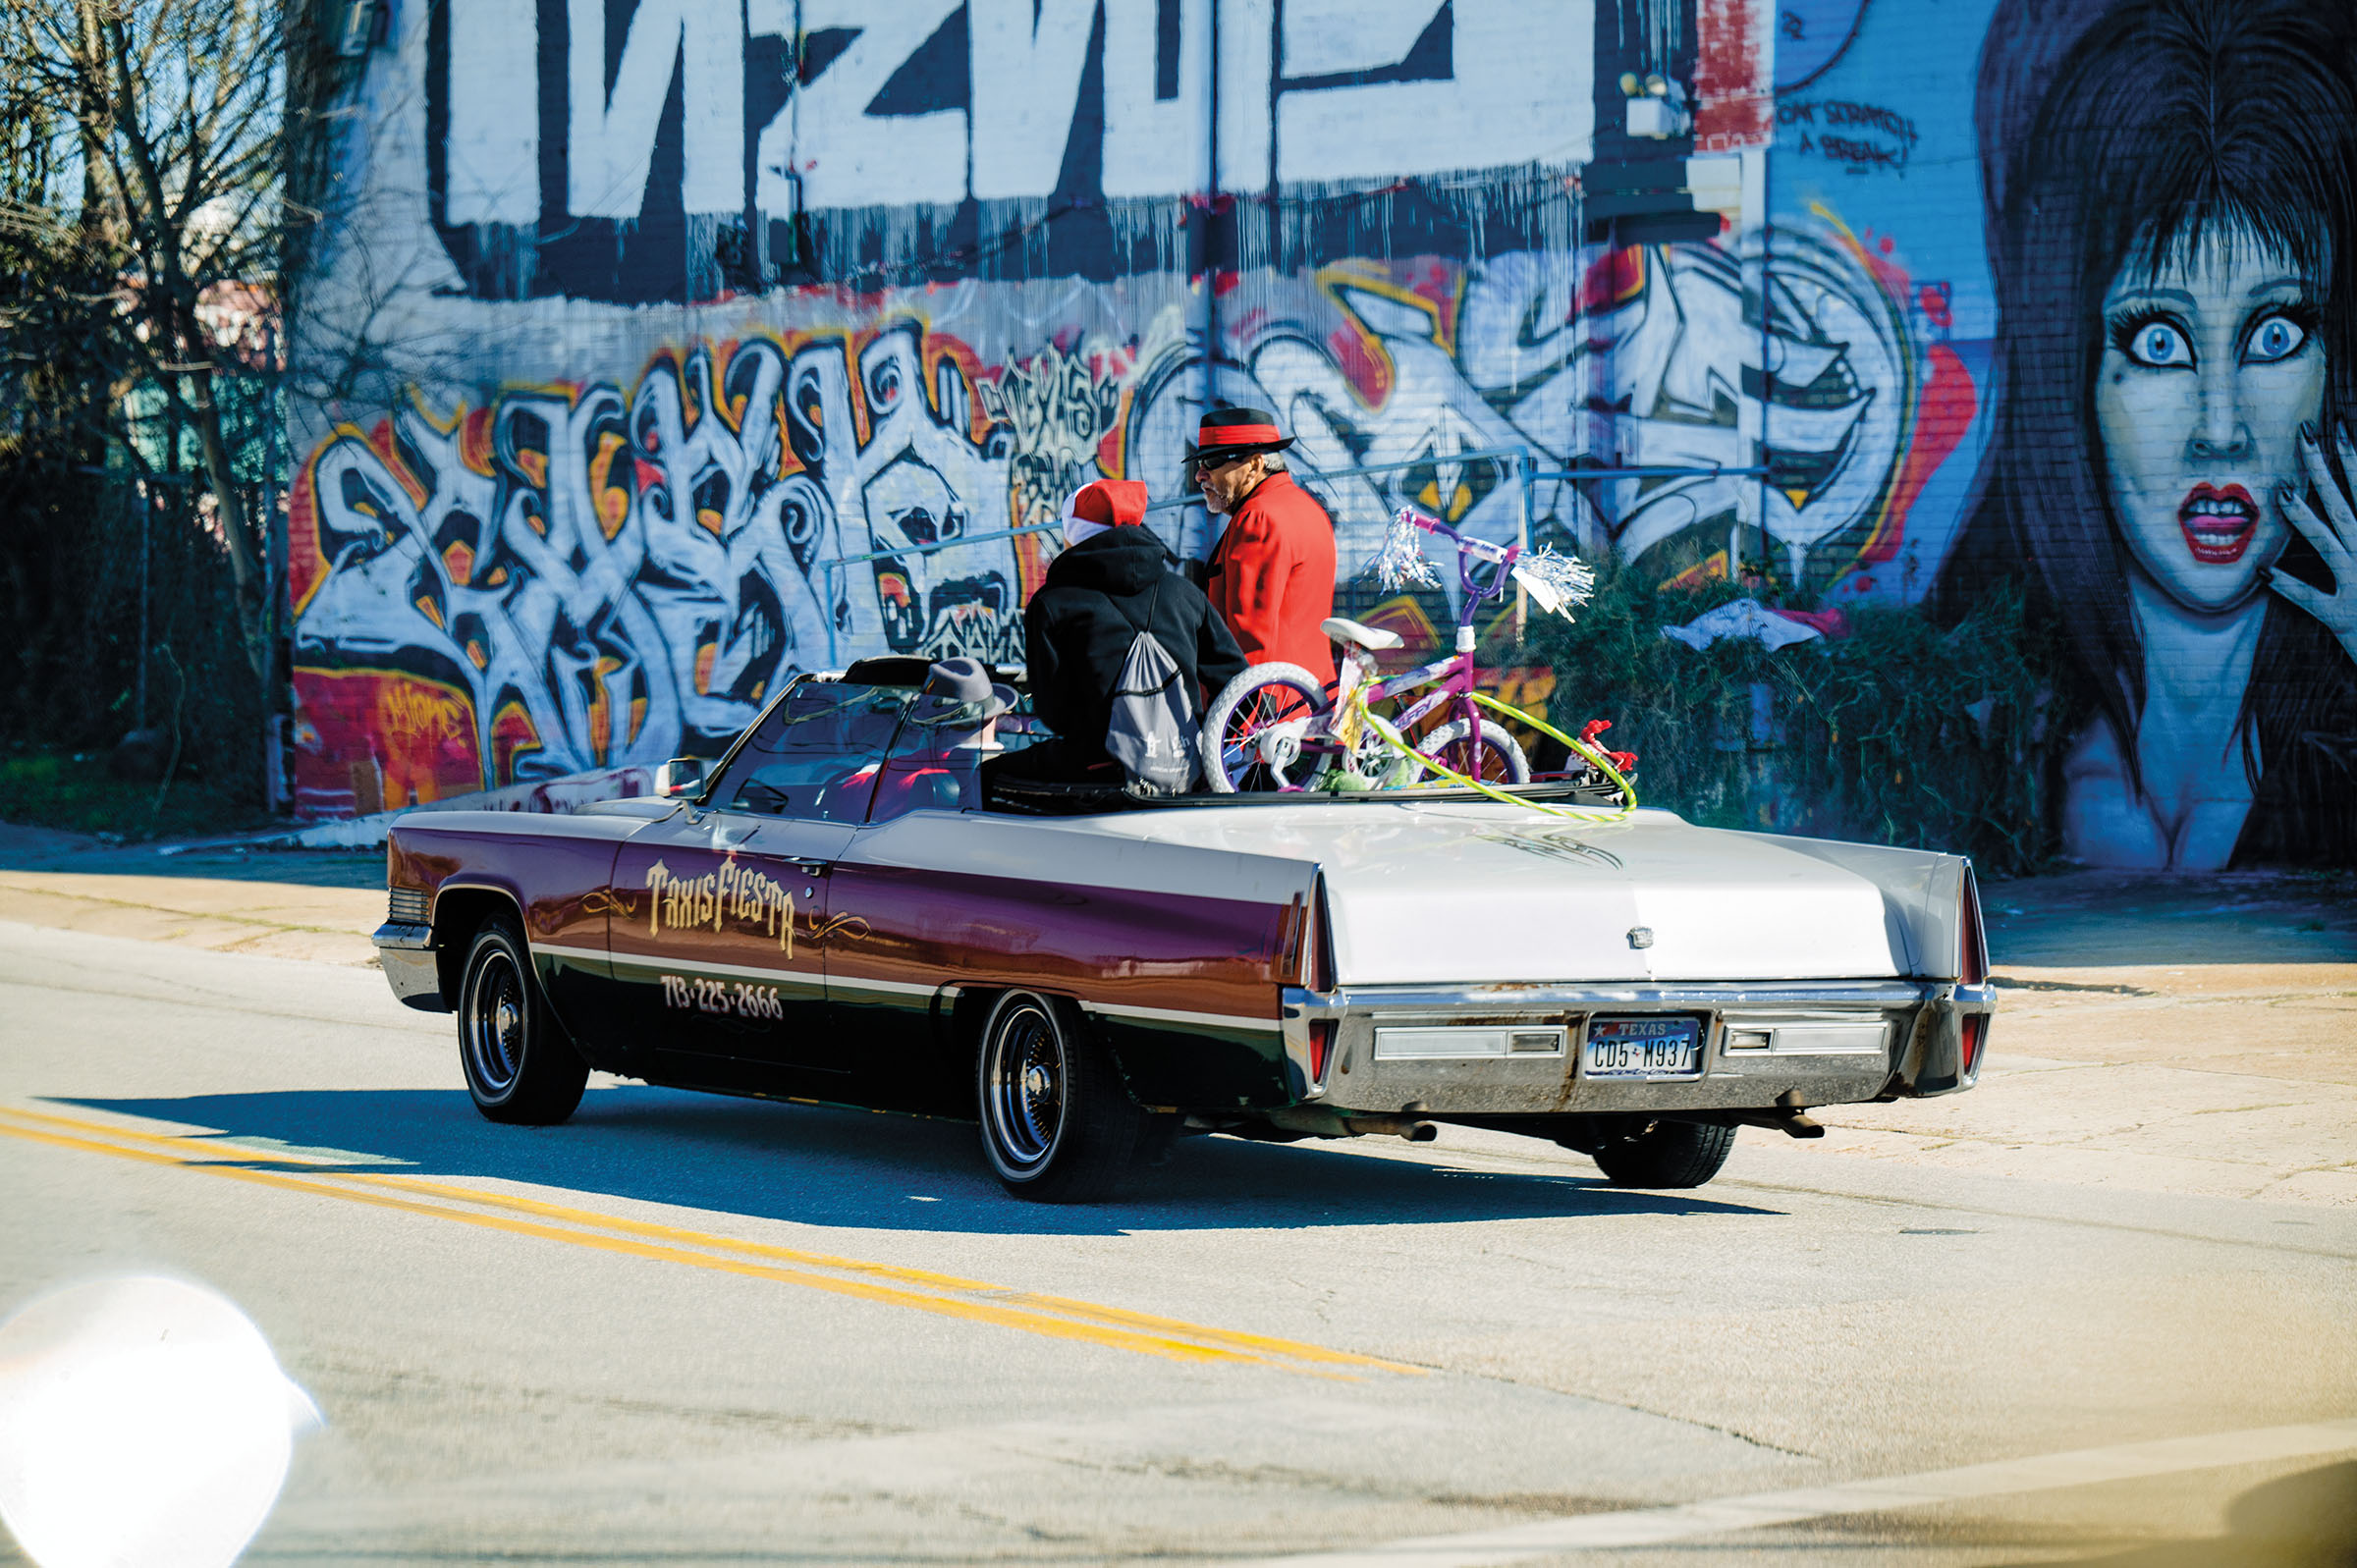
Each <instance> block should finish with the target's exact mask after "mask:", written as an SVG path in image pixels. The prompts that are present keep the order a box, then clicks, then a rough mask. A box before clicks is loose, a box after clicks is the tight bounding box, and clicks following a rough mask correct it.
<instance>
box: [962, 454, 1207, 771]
mask: <svg viewBox="0 0 2357 1568" xmlns="http://www.w3.org/2000/svg"><path fill="white" fill-rule="evenodd" d="M1145 520H1146V487H1145V486H1144V485H1143V484H1142V483H1139V482H1138V481H1136V480H1133V479H1129V480H1124V479H1100V480H1098V481H1097V482H1096V483H1094V484H1090V485H1084V486H1082V487H1081V489H1080V490H1079V491H1078V492H1077V493H1075V494H1074V495H1073V497H1072V498H1071V500H1070V501H1069V502H1067V503H1066V504H1065V512H1064V538H1065V548H1064V550H1063V553H1061V554H1060V555H1058V556H1057V557H1056V559H1055V560H1054V561H1053V562H1051V563H1050V564H1049V566H1048V578H1047V581H1046V582H1044V583H1042V584H1041V585H1040V589H1039V592H1037V593H1035V594H1033V595H1032V596H1031V603H1030V604H1029V605H1028V606H1027V607H1025V609H1024V611H1023V650H1024V663H1025V665H1026V666H1027V668H1028V675H1029V679H1030V686H1031V711H1032V712H1033V713H1034V714H1035V715H1037V716H1038V718H1039V719H1040V721H1041V722H1042V723H1044V724H1046V725H1047V727H1048V728H1049V729H1050V730H1054V731H1055V732H1056V738H1054V739H1052V740H1046V741H1042V742H1040V743H1039V744H1037V745H1034V746H1031V747H1029V748H1027V749H1025V750H1022V751H1015V752H1010V753H1008V754H1007V755H1006V756H1004V757H1000V758H994V759H993V760H992V762H991V763H990V765H989V769H990V772H991V773H993V774H994V775H998V776H1002V777H1008V778H1019V779H1032V780H1047V781H1052V782H1057V783H1069V784H1107V785H1111V786H1114V787H1119V786H1120V785H1122V784H1124V783H1125V782H1126V776H1125V774H1124V771H1123V768H1122V765H1121V764H1120V763H1119V762H1117V761H1115V760H1114V758H1113V757H1112V756H1111V755H1110V754H1108V753H1107V751H1106V750H1105V727H1106V725H1107V723H1108V721H1109V720H1110V718H1111V716H1112V712H1113V697H1114V690H1115V688H1116V687H1117V686H1118V685H1119V684H1120V683H1121V676H1122V666H1123V665H1124V663H1125V662H1126V661H1127V659H1128V657H1129V645H1130V643H1131V642H1133V641H1134V640H1135V639H1136V637H1137V634H1138V632H1140V631H1141V630H1150V631H1152V632H1153V633H1154V637H1155V640H1156V641H1158V642H1160V643H1161V644H1162V646H1163V648H1164V650H1165V651H1166V652H1168V653H1169V654H1170V656H1171V659H1172V662H1173V663H1175V664H1177V665H1178V670H1179V674H1180V676H1181V678H1182V680H1183V681H1184V683H1185V686H1186V689H1188V690H1190V691H1192V692H1194V693H1195V701H1196V703H1197V705H1198V707H1197V711H1198V712H1200V711H1201V709H1200V704H1201V703H1202V701H1203V697H1204V694H1205V693H1206V692H1217V691H1218V690H1219V689H1220V688H1221V687H1222V686H1225V685H1226V684H1227V683H1228V682H1229V681H1231V680H1233V679H1234V678H1235V677H1236V676H1239V675H1241V674H1243V672H1244V656H1243V653H1242V651H1241V650H1240V649H1238V648H1237V647H1236V644H1235V638H1234V636H1233V634H1232V633H1231V632H1230V631H1229V629H1228V624H1227V622H1224V621H1222V620H1221V619H1220V617H1219V614H1218V612H1216V611H1214V610H1213V609H1212V608H1211V601H1210V600H1208V599H1206V598H1204V597H1203V590H1202V589H1200V588H1198V587H1196V586H1195V585H1194V584H1193V583H1191V582H1188V581H1187V580H1186V578H1184V577H1183V576H1181V575H1179V574H1178V571H1177V570H1175V569H1173V566H1172V562H1171V557H1170V552H1169V551H1167V550H1165V549H1164V548H1163V544H1162V541H1161V540H1160V539H1157V538H1156V537H1154V535H1153V533H1152V532H1151V531H1150V530H1149V529H1147V528H1146V527H1145V526H1144V523H1145ZM1149 615H1150V616H1151V618H1152V623H1151V624H1150V625H1149V624H1148V617H1149Z"/></svg>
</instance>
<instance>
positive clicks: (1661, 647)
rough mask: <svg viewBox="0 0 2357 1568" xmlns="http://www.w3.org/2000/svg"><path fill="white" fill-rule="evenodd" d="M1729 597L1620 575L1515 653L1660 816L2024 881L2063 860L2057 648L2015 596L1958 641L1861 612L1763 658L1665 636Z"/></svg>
mask: <svg viewBox="0 0 2357 1568" xmlns="http://www.w3.org/2000/svg"><path fill="white" fill-rule="evenodd" d="M1734 597H1736V590H1735V589H1734V588H1733V587H1732V586H1731V585H1729V584H1714V585H1711V586H1710V587H1708V588H1705V589H1703V590H1700V591H1685V590H1676V591H1670V590H1664V589H1661V588H1659V587H1656V586H1652V585H1650V584H1646V583H1643V582H1639V581H1636V580H1634V579H1633V578H1632V577H1631V576H1630V575H1629V574H1627V573H1620V574H1617V575H1615V576H1612V577H1609V578H1608V579H1607V580H1606V581H1605V582H1603V583H1602V584H1600V585H1599V587H1598V589H1597V593H1596V597H1595V599H1594V601H1593V602H1592V603H1590V604H1589V605H1588V606H1587V607H1585V608H1584V609H1583V610H1582V611H1581V612H1580V615H1579V620H1578V621H1577V622H1576V623H1573V624H1570V625H1565V624H1564V623H1563V622H1562V621H1560V620H1557V619H1555V618H1553V617H1549V618H1545V619H1544V621H1542V620H1540V619H1538V618H1534V619H1533V620H1532V622H1531V627H1530V639H1529V642H1528V643H1527V645H1526V648H1525V650H1524V653H1523V654H1522V656H1521V657H1522V658H1524V659H1526V660H1528V661H1529V662H1534V663H1535V662H1542V661H1543V662H1545V663H1548V664H1551V665H1552V666H1553V667H1554V669H1555V672H1556V684H1555V692H1554V696H1553V698H1552V700H1551V702H1550V718H1551V719H1552V721H1553V722H1554V723H1555V724H1556V725H1557V726H1558V727H1559V728H1562V729H1565V730H1571V731H1573V732H1576V730H1577V728H1578V727H1579V726H1580V725H1582V724H1584V723H1585V722H1586V721H1588V720H1590V719H1610V720H1612V721H1613V730H1612V731H1611V732H1610V733H1609V734H1608V735H1606V736H1605V737H1604V738H1605V740H1606V742H1607V743H1609V744H1610V745H1612V746H1614V747H1615V748H1617V749H1619V750H1623V751H1633V752H1635V753H1637V755H1638V757H1639V759H1640V761H1639V769H1638V773H1637V776H1636V780H1635V782H1636V784H1637V788H1638V791H1639V793H1640V794H1641V795H1642V796H1643V797H1644V800H1645V802H1646V803H1647V804H1650V805H1660V806H1668V807H1670V808H1671V809H1672V810H1674V811H1677V812H1679V813H1681V814H1682V815H1684V816H1686V817H1688V818H1690V819H1692V820H1694V821H1696V822H1702V823H1707V824H1710V825H1712V826H1716V827H1727V828H1749V829H1756V830H1762V831H1769V832H1779V833H1799V834H1808V835H1812V836H1817V837H1826V838H1858V839H1868V840H1872V841H1875V842H1879V843H1890V844H1900V845H1906V846H1910V847H1914V848H1924V849H1946V850H1954V851H1958V852H1961V853H1965V854H1970V855H1972V856H1973V857H1974V858H1975V859H1976V860H1977V861H1978V862H1980V863H1981V865H1982V866H1984V867H1985V868H1986V869H1988V870H1990V871H1993V872H1996V871H2009V872H2013V871H2027V870H2032V869H2035V868H2037V867H2039V866H2042V865H2044V864H2046V863H2047V862H2048V861H2049V859H2050V858H2051V855H2052V852H2053V826H2054V825H2053V822H2052V812H2051V810H2050V803H2051V786H2050V784H2049V776H2050V774H2051V772H2052V770H2053V767H2054V763H2055V761H2056V758H2055V755H2054V750H2055V747H2056V743H2057V740H2058V737H2060V736H2063V735H2066V734H2068V733H2070V732H2071V728H2072V726H2071V723H2070V721H2071V714H2070V713H2069V712H2067V711H2065V709H2066V699H2065V698H2064V696H2063V695H2062V693H2064V692H2065V690H2066V687H2065V685H2064V682H2063V676H2062V668H2063V667H2062V665H2061V661H2060V659H2059V657H2058V654H2057V650H2056V645H2055V642H2054V639H2053V637H2052V635H2051V634H2050V633H2049V632H2048V631H2046V630H2045V629H2043V628H2039V627H2034V626H2032V625H2030V624H2028V622H2027V619H2026V618H2025V616H2024V614H2023V607H2022V601H2021V598H2020V596H2019V595H2018V594H2017V593H2015V592H2013V591H2010V590H2005V591H2001V592H1998V593H1994V594H1992V595H1990V596H1989V597H1988V598H1987V599H1985V600H1984V601H1983V602H1982V603H1981V604H1980V605H1979V606H1977V607H1976V608H1975V609H1974V610H1973V611H1972V613H1971V614H1970V615H1968V616H1967V617H1966V618H1965V619H1964V620H1963V621H1961V622H1958V623H1957V624H1955V625H1953V626H1942V625H1939V624H1938V623H1936V622H1933V621H1932V620H1930V619H1929V618H1928V617H1926V616H1924V615H1922V614H1919V613H1917V612H1914V611H1908V610H1871V609H1869V610H1853V611H1851V612H1850V613H1849V615H1850V622H1851V628H1852V629H1851V634H1850V635H1848V636H1845V637H1838V638H1826V639H1818V640H1811V641H1808V642H1803V643H1795V644H1792V645H1790V646H1788V647H1785V648H1782V649H1779V650H1776V651H1773V652H1772V651H1770V650H1769V649H1766V648H1764V647H1762V646H1761V645H1760V644H1759V643H1758V642H1756V641H1754V640H1752V639H1749V638H1740V639H1737V638H1727V639H1722V640H1721V641H1718V642H1715V643H1713V644H1712V645H1711V646H1709V647H1708V648H1704V649H1701V650H1696V649H1692V648H1688V647H1687V646H1685V644H1683V643H1681V642H1677V641H1674V640H1672V639H1671V638H1667V637H1665V636H1663V635H1662V628H1663V627H1664V626H1674V625H1682V624H1684V623H1685V622H1688V621H1691V620H1693V619H1694V618H1695V617H1696V616H1697V615H1700V614H1701V613H1702V612H1704V611H1705V610H1708V609H1710V608H1712V607H1713V606H1715V605H1718V604H1723V603H1725V602H1727V600H1729V599H1732V598H1734Z"/></svg>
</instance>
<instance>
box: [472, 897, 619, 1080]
mask: <svg viewBox="0 0 2357 1568" xmlns="http://www.w3.org/2000/svg"><path fill="white" fill-rule="evenodd" d="M458 1010H459V1065H460V1067H461V1068H462V1069H464V1070H465V1072H466V1092H467V1094H468V1095H470V1096H471V1097H473V1100H474V1108H475V1109H477V1110H479V1111H481V1112H482V1113H483V1115H484V1116H485V1117H487V1118H488V1119H490V1120H492V1121H505V1122H513V1123H518V1124H521V1125H523V1126H532V1127H546V1126H553V1125H555V1124H556V1123H557V1122H560V1121H563V1120H564V1119H565V1118H566V1117H568V1116H570V1115H572V1114H573V1112H574V1108H576V1107H577V1106H578V1105H580V1103H581V1090H582V1089H583V1087H585V1086H586V1085H587V1083H588V1081H589V1064H588V1063H587V1062H585V1061H583V1060H582V1059H581V1054H580V1053H579V1052H577V1051H576V1050H575V1049H574V1046H573V1042H572V1041H571V1040H568V1039H567V1038H566V1037H565V1031H564V1029H563V1027H562V1026H561V1025H559V1024H558V1022H557V1020H556V1017H555V1015H554V1014H552V1013H551V1012H550V1011H549V1006H548V998H547V997H546V996H545V995H544V994H543V993H542V992H541V990H540V982H539V981H538V979H536V978H535V977H534V976H533V974H532V959H531V953H530V950H529V949H528V948H526V947H525V946H524V944H523V934H522V933H521V931H519V930H518V929H517V927H516V923H515V922H514V921H513V920H511V919H509V918H508V917H506V916H504V915H501V916H497V917H494V918H493V919H491V920H488V921H486V922H484V924H483V928H482V929H481V930H480V931H478V932H476V933H475V935H474V945H473V946H471V947H469V948H468V949H467V951H466V974H465V976H464V978H463V979H461V980H460V982H459V1009H458Z"/></svg>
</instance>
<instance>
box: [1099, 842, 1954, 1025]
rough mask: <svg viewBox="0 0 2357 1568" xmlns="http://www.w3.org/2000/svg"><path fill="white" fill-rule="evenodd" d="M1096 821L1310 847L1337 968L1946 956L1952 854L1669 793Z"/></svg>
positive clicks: (1506, 977)
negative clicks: (1737, 826)
mask: <svg viewBox="0 0 2357 1568" xmlns="http://www.w3.org/2000/svg"><path fill="white" fill-rule="evenodd" d="M1087 820H1088V827H1089V829H1090V831H1091V832H1092V834H1098V835H1107V836H1119V837H1136V838H1150V839H1154V840H1157V841H1160V842H1163V843H1171V844H1186V845H1189V846H1192V847H1196V848H1200V849H1205V850H1226V851H1229V852H1236V853H1246V854H1252V855H1255V856H1266V855H1271V854H1281V855H1287V856H1295V857H1298V858H1300V859H1302V860H1305V861H1310V862H1314V863H1316V864H1317V865H1318V866H1319V867H1321V868H1322V869H1323V871H1324V873H1325V882H1326V897H1327V902H1328V907H1329V909H1330V910H1331V918H1332V922H1333V933H1334V951H1335V961H1336V964H1337V969H1338V973H1337V976H1336V979H1337V982H1338V983H1339V984H1342V985H1344V986H1351V985H1417V984H1456V985H1466V984H1471V985H1543V984H1553V983H1563V982H1609V981H1625V982H1631V983H1644V982H1671V981H1678V982H1682V981H1769V980H1806V979H1839V980H1867V979H1888V978H1893V977H1899V976H1909V975H1918V976H1919V975H1926V974H1937V973H1938V972H1939V965H1938V963H1937V962H1936V961H1935V960H1934V959H1933V955H1932V954H1931V953H1928V952H1923V951H1919V950H1918V949H1920V948H1922V947H1924V946H1926V944H1925V943H1924V942H1923V941H1922V940H1921V939H1920V938H1919V937H1918V936H1916V935H1915V934H1914V933H1915V932H1916V930H1917V928H1918V927H1919V926H1920V925H1921V924H1922V920H1921V916H1922V915H1923V914H1924V913H1925V909H1924V905H1923V900H1924V898H1925V896H1926V895H1927V894H1929V893H1930V892H1932V890H1933V887H1934V885H1935V884H1937V883H1939V882H1940V881H1942V880H1943V879H1941V878H1940V877H1939V876H1937V875H1935V872H1936V871H1937V869H1938V866H1939V864H1940V863H1941V862H1944V861H1946V862H1947V863H1948V864H1950V865H1960V862H1955V861H1953V860H1952V859H1951V857H1946V856H1940V855H1933V854H1928V853H1924V852H1921V851H1912V850H1898V851H1890V850H1884V851H1880V854H1881V855H1882V856H1884V857H1887V858H1886V861H1885V863H1884V864H1883V865H1880V866H1873V867H1869V868H1859V867H1854V866H1851V865H1848V864H1844V863H1843V857H1842V856H1841V854H1840V853H1839V852H1840V851H1841V850H1844V849H1847V848H1849V847H1851V846H1848V845H1834V844H1825V845H1816V844H1812V843H1809V841H1808V840H1795V839H1784V838H1772V837H1768V836H1765V835H1755V834H1742V833H1730V832H1727V831H1726V830H1723V829H1715V828H1698V827H1696V826H1694V825H1693V824H1691V823H1688V822H1686V821H1684V820H1683V819H1682V818H1679V817H1677V816H1675V815H1674V814H1672V813H1670V812H1666V811H1640V812H1637V813H1635V814H1634V815H1632V816H1631V817H1629V818H1627V819H1626V820H1624V821H1620V822H1611V823H1605V822H1594V821H1587V822H1583V821H1577V820H1572V819H1567V818H1562V817H1555V816H1547V815H1542V814H1540V813H1538V812H1534V811H1530V810H1527V809H1524V808H1519V807H1514V806H1507V805H1504V804H1499V805H1490V804H1487V803H1473V802H1432V803H1414V802H1405V801H1403V802H1399V803H1398V804H1396V805H1395V804H1386V805H1360V804H1353V805H1346V806H1345V805H1336V804H1327V803H1320V804H1316V805H1303V806H1298V807H1277V806H1266V807H1254V808H1248V809H1232V810H1225V811H1205V810H1192V811H1170V812H1137V813H1128V814H1119V815H1111V816H1105V817H1097V818H1092V819H1087ZM1803 844H1806V845H1808V847H1807V848H1806V849H1804V848H1801V847H1798V846H1800V845H1803ZM1076 869H1077V868H1070V867H1068V868H1067V869H1066V871H1065V872H1064V875H1066V876H1068V877H1069V876H1072V875H1074V874H1075V872H1076ZM1894 884H1895V885H1894ZM1958 886H1959V887H1960V884H1959V885H1958ZM1632 933H1633V934H1634V936H1633V938H1632ZM1640 942H1649V943H1650V945H1649V946H1638V945H1637V944H1638V943H1640Z"/></svg>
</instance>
